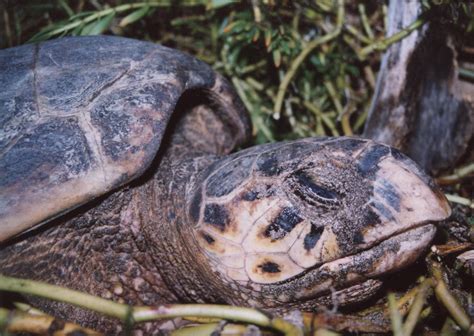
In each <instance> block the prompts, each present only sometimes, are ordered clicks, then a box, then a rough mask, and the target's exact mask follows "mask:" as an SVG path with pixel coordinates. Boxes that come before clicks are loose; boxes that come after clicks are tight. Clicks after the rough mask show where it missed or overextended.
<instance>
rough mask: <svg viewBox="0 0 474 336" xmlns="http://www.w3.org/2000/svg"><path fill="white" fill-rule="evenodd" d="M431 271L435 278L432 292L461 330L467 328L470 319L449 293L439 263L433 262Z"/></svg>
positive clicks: (469, 324)
mask: <svg viewBox="0 0 474 336" xmlns="http://www.w3.org/2000/svg"><path fill="white" fill-rule="evenodd" d="M431 272H432V273H433V278H434V280H435V286H434V292H435V294H436V297H437V299H438V300H439V301H440V302H441V303H442V304H443V305H444V307H445V308H446V309H447V310H448V312H449V314H450V315H451V317H452V318H453V319H454V320H455V321H456V323H457V324H458V325H459V327H460V328H461V329H462V330H469V327H470V326H471V320H470V319H469V316H468V315H467V314H466V312H465V311H464V309H463V308H462V307H461V305H460V304H459V303H458V301H457V300H456V298H455V297H454V296H453V295H452V294H451V292H450V290H449V289H448V286H447V285H446V282H444V279H443V274H442V273H443V272H442V269H441V265H440V264H439V263H437V262H433V263H432V267H431Z"/></svg>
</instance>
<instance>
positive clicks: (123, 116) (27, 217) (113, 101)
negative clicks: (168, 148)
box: [0, 36, 248, 242]
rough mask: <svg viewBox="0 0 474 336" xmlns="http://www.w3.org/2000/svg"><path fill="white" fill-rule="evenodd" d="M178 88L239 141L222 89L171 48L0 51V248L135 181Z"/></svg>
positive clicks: (233, 106) (84, 44)
mask: <svg viewBox="0 0 474 336" xmlns="http://www.w3.org/2000/svg"><path fill="white" fill-rule="evenodd" d="M187 90H202V91H203V94H205V95H208V96H209V97H210V100H212V101H213V102H214V103H215V104H216V105H217V106H219V107H221V108H219V111H220V112H221V115H220V117H221V118H223V120H224V121H225V122H226V123H227V124H229V125H230V126H231V127H230V128H231V129H232V130H233V131H234V132H235V134H233V135H234V137H235V139H236V142H238V141H241V139H242V138H244V137H245V136H246V135H247V134H248V121H247V115H246V114H245V113H244V112H243V108H242V106H241V104H240V101H239V100H238V99H237V98H236V96H235V94H234V92H233V90H232V89H231V87H230V86H229V85H228V84H227V82H226V81H225V80H223V79H222V78H221V77H219V76H218V75H217V74H216V73H215V72H214V71H212V69H211V68H210V67H209V66H207V65H206V64H204V63H202V62H200V61H198V60H196V59H194V58H192V57H190V56H188V55H186V54H183V53H181V52H178V51H176V50H172V49H169V48H166V47H163V46H159V45H156V44H153V43H148V42H142V41H136V40H131V39H126V38H118V37H111V36H98V37H77V38H63V39H58V40H54V41H49V42H45V43H40V44H34V45H32V44H30V45H25V46H20V47H16V48H11V49H6V50H2V51H1V52H0V125H1V129H0V242H1V241H4V240H6V239H8V238H9V237H11V236H13V235H15V234H18V233H20V232H22V231H24V230H27V229H29V228H31V227H33V226H35V225H37V224H39V223H43V222H45V221H48V220H50V219H52V218H54V217H56V216H58V215H60V214H62V213H65V212H67V211H68V210H70V209H73V208H75V207H77V206H79V205H81V204H84V203H87V202H88V201H90V200H91V199H93V198H95V197H98V196H100V195H103V194H105V193H107V192H108V191H110V190H112V189H115V188H118V187H120V186H123V185H125V184H126V183H128V182H130V181H131V180H133V179H135V178H136V177H137V176H140V175H141V174H142V173H143V172H144V171H145V170H146V169H147V167H149V166H150V164H151V162H152V160H153V159H154V158H155V157H156V155H157V152H158V149H159V148H160V143H161V139H162V137H163V133H164V131H165V128H166V126H167V123H168V121H169V119H170V116H171V115H172V113H173V111H174V108H175V106H176V104H177V102H178V100H179V99H180V97H181V96H182V95H183V93H184V92H185V91H187Z"/></svg>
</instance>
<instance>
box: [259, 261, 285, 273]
mask: <svg viewBox="0 0 474 336" xmlns="http://www.w3.org/2000/svg"><path fill="white" fill-rule="evenodd" d="M257 267H258V268H260V269H261V270H262V272H264V273H280V272H281V270H280V265H278V264H277V263H274V262H272V261H267V262H265V263H263V264H261V265H258V266H257Z"/></svg>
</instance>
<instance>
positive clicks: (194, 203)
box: [189, 188, 202, 224]
mask: <svg viewBox="0 0 474 336" xmlns="http://www.w3.org/2000/svg"><path fill="white" fill-rule="evenodd" d="M201 202H202V195H201V188H198V189H197V190H196V191H195V193H194V196H193V198H192V200H191V204H190V206H189V216H190V217H191V219H192V221H193V222H194V223H195V224H196V223H197V222H198V221H199V215H200V212H201Z"/></svg>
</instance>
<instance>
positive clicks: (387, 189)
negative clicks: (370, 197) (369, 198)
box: [374, 180, 400, 211]
mask: <svg viewBox="0 0 474 336" xmlns="http://www.w3.org/2000/svg"><path fill="white" fill-rule="evenodd" d="M374 191H375V193H377V194H379V195H380V197H382V198H383V199H384V200H385V201H386V202H387V204H388V205H389V206H391V207H392V208H393V209H394V210H396V211H400V195H399V194H398V192H397V190H396V189H395V187H394V186H393V185H392V184H391V183H390V182H389V181H387V180H382V181H381V185H378V186H377V187H376V188H375V190H374Z"/></svg>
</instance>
